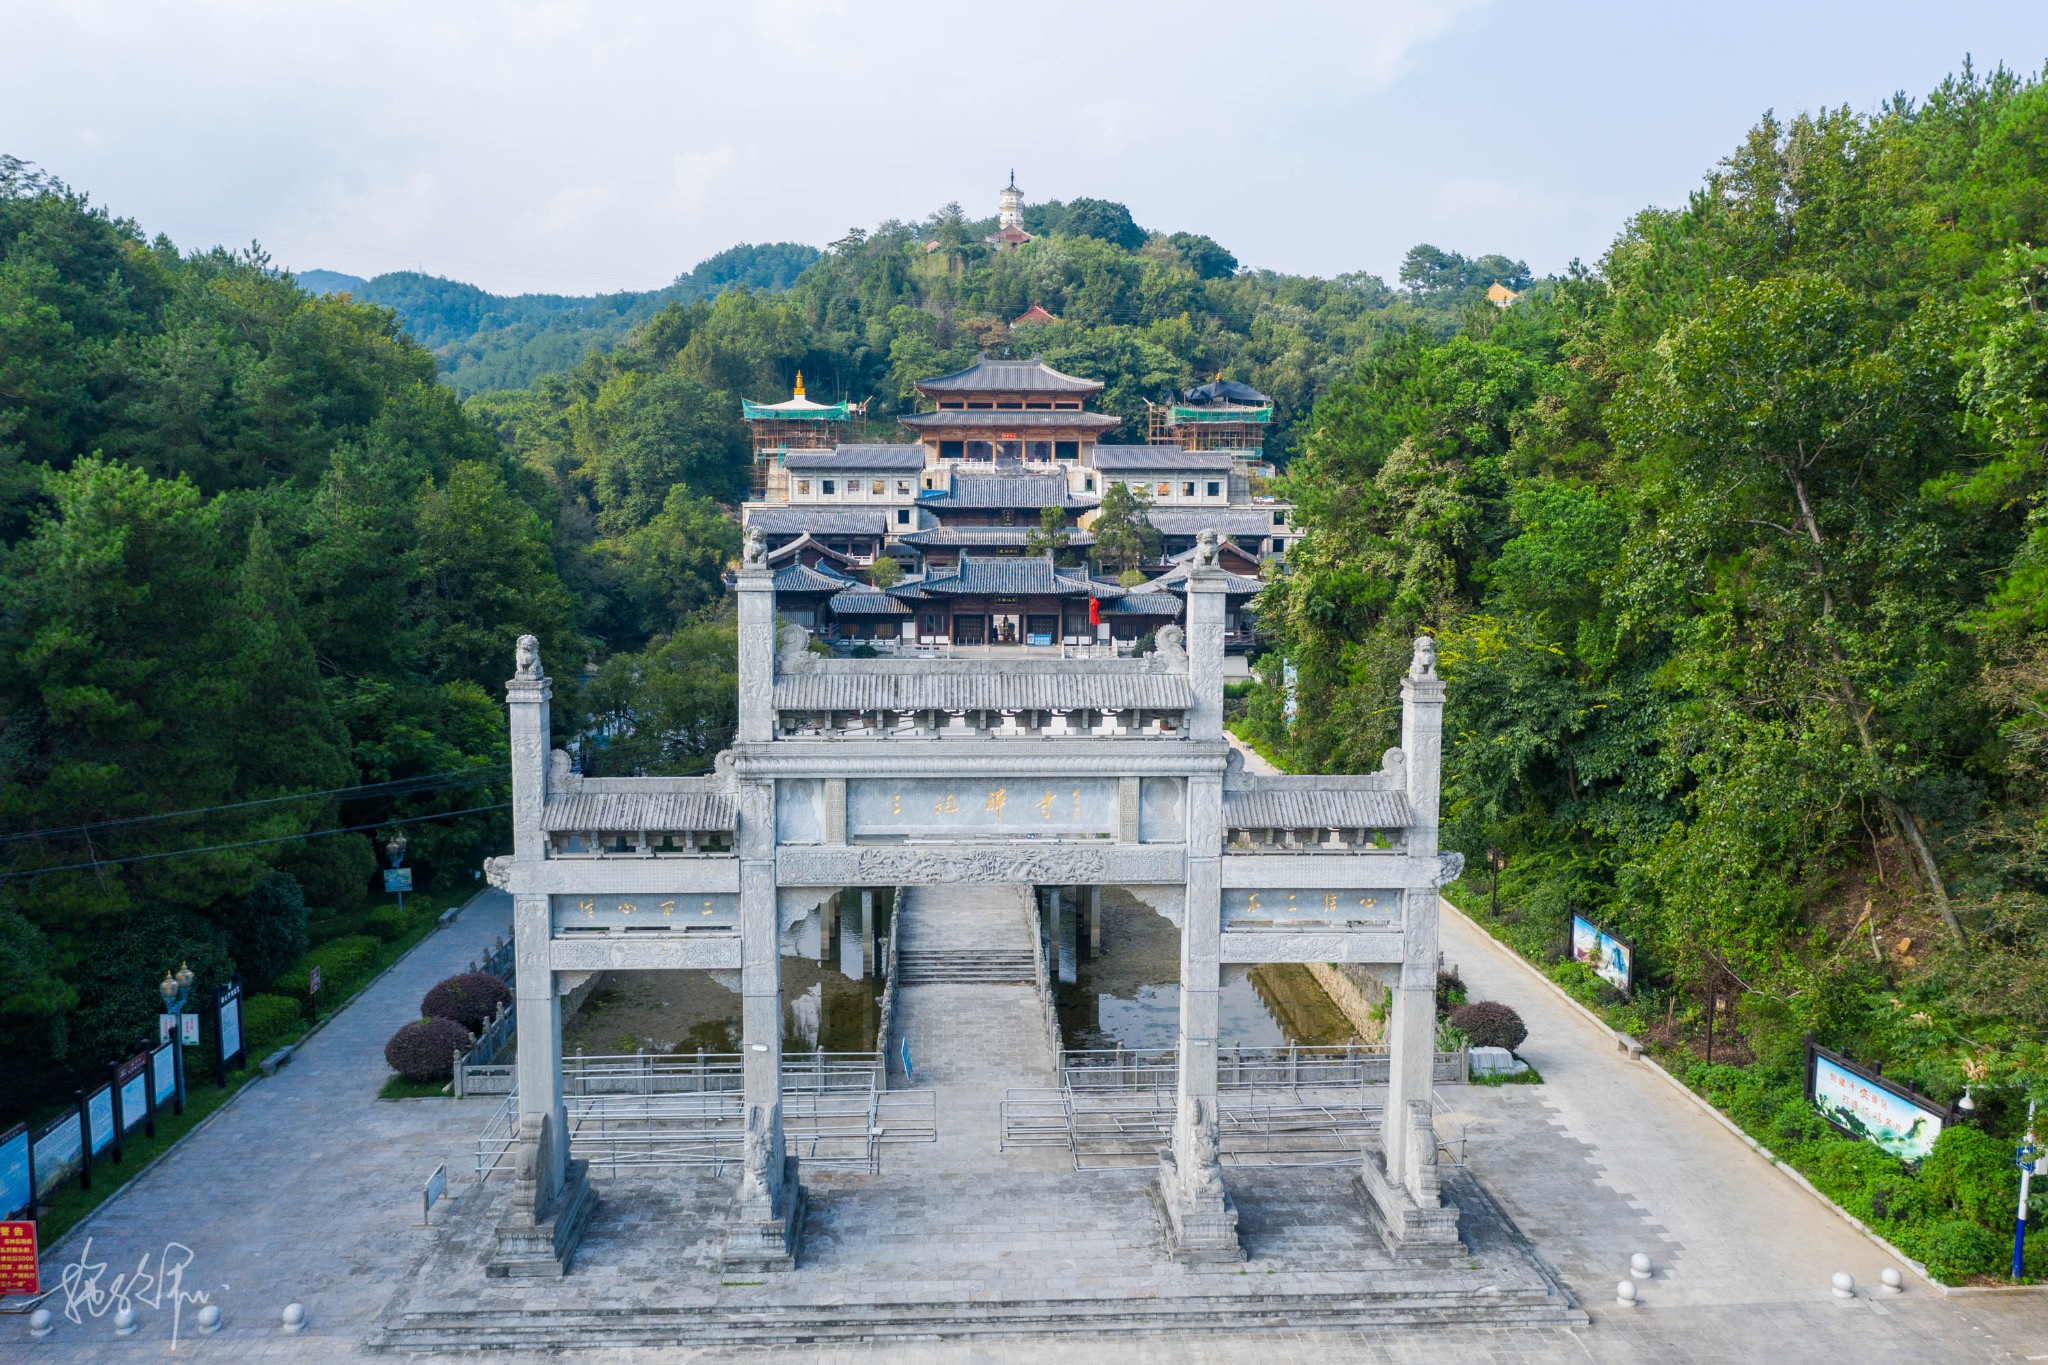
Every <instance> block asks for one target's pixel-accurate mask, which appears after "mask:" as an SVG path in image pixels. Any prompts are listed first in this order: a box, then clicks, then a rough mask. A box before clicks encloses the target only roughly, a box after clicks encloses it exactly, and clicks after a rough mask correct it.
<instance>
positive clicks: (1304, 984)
mask: <svg viewBox="0 0 2048 1365" xmlns="http://www.w3.org/2000/svg"><path fill="white" fill-rule="evenodd" d="M1084 914H1085V912H1084ZM1081 937H1082V938H1083V940H1084V941H1085V939H1086V937H1087V926H1086V925H1085V923H1084V924H1083V926H1082V929H1081ZM1076 976H1077V977H1078V979H1077V980H1076V981H1075V982H1074V984H1073V985H1070V986H1060V987H1058V988H1057V989H1056V993H1055V995H1054V1003H1055V1004H1056V1005H1057V1006H1058V1009H1059V1016H1060V1032H1061V1034H1063V1035H1064V1036H1065V1038H1066V1044H1067V1046H1068V1047H1070V1048H1095V1047H1115V1046H1117V1045H1118V1044H1122V1045H1123V1046H1125V1047H1133V1048H1138V1047H1172V1046H1173V1045H1174V1042H1175V1035H1176V1033H1177V1032H1178V1030H1179V1028H1180V930H1178V929H1176V928H1175V927H1174V926H1173V923H1172V921H1170V920H1168V919H1167V918H1166V917H1165V916H1164V915H1161V914H1159V913H1158V912H1157V911H1155V910H1153V909H1152V908H1151V907H1150V906H1148V905H1146V904H1144V903H1143V902H1142V901H1140V900H1138V899H1137V897H1135V896H1133V895H1131V894H1130V893H1129V892H1128V891H1125V890H1122V889H1121V888H1119V887H1104V888H1103V892H1102V955H1101V956H1100V957H1096V958H1090V957H1088V956H1087V955H1086V953H1085V952H1084V953H1083V955H1082V958H1081V962H1080V965H1079V970H1078V971H1077V972H1076ZM1217 1027H1218V1041H1219V1042H1220V1043H1221V1044H1222V1045H1223V1046H1224V1047H1229V1046H1230V1045H1231V1044H1233V1043H1235V1044H1237V1045H1239V1046H1240V1047H1285V1046H1286V1045H1287V1044H1289V1043H1301V1044H1304V1045H1309V1044H1315V1045H1320V1044H1329V1043H1345V1042H1349V1041H1351V1040H1352V1039H1354V1038H1356V1037H1357V1036H1358V1030H1357V1029H1356V1028H1355V1027H1354V1026H1353V1025H1352V1023H1351V1021H1350V1020H1349V1019H1348V1018H1346V1017H1345V1015H1344V1013H1343V1011H1341V1010H1339V1009H1338V1008H1337V1006H1336V1005H1335V1004H1333V1003H1332V1002H1331V1000H1330V997H1329V996H1328V995H1327V994H1326V993H1325V992H1324V990H1323V988H1322V986H1321V985H1319V984H1318V983H1317V981H1316V979H1315V977H1314V976H1312V975H1310V973H1309V970H1308V968H1306V967H1302V966H1296V965H1294V964H1291V963H1290V964H1281V965H1268V966H1260V967H1244V966H1234V965H1227V966H1225V967H1224V968H1223V990H1222V996H1221V999H1220V1000H1219V1001H1218V1004H1217Z"/></svg>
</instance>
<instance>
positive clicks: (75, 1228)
mask: <svg viewBox="0 0 2048 1365" xmlns="http://www.w3.org/2000/svg"><path fill="white" fill-rule="evenodd" d="M493 889H495V888H491V887H486V888H484V889H483V890H481V891H478V892H477V893H476V894H475V895H472V896H471V897H470V898H469V899H468V900H466V901H464V902H463V903H462V904H461V905H458V906H455V907H454V908H453V909H452V910H448V911H443V912H442V914H441V917H440V918H439V919H438V920H437V921H436V922H435V924H434V927H433V928H432V929H430V930H428V931H427V933H425V934H424V935H422V936H421V938H420V941H419V942H418V943H415V944H413V945H412V947H410V948H408V949H406V950H405V951H404V952H402V953H400V954H399V955H398V956H397V957H395V958H393V959H391V965H390V966H388V967H386V968H385V969H384V970H383V971H381V972H379V973H377V974H376V975H375V976H373V977H371V978H370V979H369V980H368V981H365V982H364V983H363V984H362V985H360V986H358V987H356V990H355V993H354V994H352V995H350V996H349V998H348V999H347V1000H344V1001H343V1002H342V1003H341V1005H340V1007H339V1008H337V1009H335V1010H333V1011H331V1012H330V1013H328V1014H327V1015H326V1016H324V1017H323V1018H320V1019H316V1020H315V1021H314V1022H313V1027H311V1028H309V1029H307V1030H306V1031H305V1032H304V1033H303V1034H301V1035H300V1036H299V1040H298V1041H297V1042H295V1043H293V1044H291V1050H292V1052H293V1053H294V1054H296V1053H297V1052H298V1050H299V1049H300V1048H302V1047H304V1046H305V1045H306V1042H307V1040H308V1039H310V1038H312V1037H313V1035H314V1034H316V1033H318V1032H320V1030H321V1029H324V1028H326V1027H327V1025H328V1024H329V1023H331V1022H332V1021H334V1020H335V1019H338V1018H340V1017H341V1013H342V1011H343V1010H346V1009H347V1008H349V1006H351V1005H353V1004H355V1002H356V1001H358V1000H360V999H362V996H363V992H364V991H367V990H369V989H370V987H372V986H374V985H376V984H377V983H378V982H379V981H382V980H383V979H384V978H385V977H387V976H389V975H391V973H393V972H395V971H397V970H398V967H399V964H400V963H402V962H404V961H405V960H406V959H407V958H409V957H411V956H412V955H413V954H414V953H416V952H418V951H419V950H420V949H422V948H424V947H426V946H427V945H428V944H429V943H431V942H433V941H434V935H435V934H438V933H440V932H441V930H442V929H444V928H446V927H447V926H449V925H450V924H453V923H454V922H455V920H456V918H457V917H458V916H460V915H461V913H462V912H463V911H464V910H467V909H469V907H470V906H472V905H474V904H475V903H476V902H477V899H478V898H479V897H481V896H485V895H488V894H490V892H491V891H492V890H493ZM272 1074H275V1073H272ZM268 1079H270V1077H269V1076H266V1075H263V1074H261V1073H258V1074H257V1075H254V1076H251V1077H250V1078H249V1079H248V1080H247V1081H245V1082H243V1083H242V1085H241V1086H240V1087H239V1088H238V1089H236V1091H235V1093H234V1094H232V1095H230V1096H228V1097H227V1098H226V1099H224V1100H222V1101H221V1103H220V1108H218V1109H216V1110H214V1111H213V1112H212V1113H211V1114H208V1115H207V1116H206V1117H205V1118H203V1119H201V1120H199V1122H197V1123H195V1124H193V1125H192V1127H191V1128H190V1129H188V1130H187V1131H186V1132H185V1133H184V1134H183V1135H182V1136H180V1137H179V1138H178V1140H177V1141H176V1142H174V1143H172V1144H171V1145H170V1146H168V1147H166V1148H164V1149H163V1150H162V1151H161V1152H158V1153H157V1154H156V1155H155V1156H153V1157H151V1158H150V1159H149V1163H148V1164H147V1165H145V1166H144V1167H143V1168H142V1169H141V1170H139V1171H137V1172H136V1173H135V1174H134V1175H132V1176H130V1177H129V1178H128V1179H127V1180H126V1181H124V1182H122V1185H121V1188H120V1189H118V1190H115V1191H114V1192H113V1193H112V1194H110V1195H108V1196H107V1197H106V1198H105V1199H102V1200H101V1201H100V1202H99V1203H98V1204H96V1205H94V1206H93V1210H92V1212H91V1213H88V1214H86V1215H85V1217H83V1218H81V1219H79V1220H78V1221H77V1222H76V1223H73V1224H72V1225H71V1226H70V1228H68V1229H67V1230H66V1231H65V1233H64V1235H63V1236H62V1237H59V1238H58V1239H57V1240H56V1241H54V1242H52V1243H50V1245H48V1246H46V1247H44V1248H42V1253H41V1255H40V1256H39V1257H38V1259H39V1260H45V1261H47V1260H48V1259H49V1258H50V1257H52V1256H55V1255H56V1254H57V1253H58V1252H59V1251H62V1250H63V1249H64V1248H65V1247H68V1246H70V1245H71V1243H72V1241H73V1240H74V1239H76V1238H77V1236H78V1235H79V1234H80V1233H81V1232H83V1231H85V1230H86V1229H87V1228H88V1227H90V1226H91V1225H92V1223H93V1222H94V1220H96V1219H97V1218H98V1217H99V1216H100V1215H101V1214H102V1213H104V1212H106V1211H107V1210H108V1209H110V1208H112V1207H113V1206H114V1205H116V1204H118V1203H120V1202H121V1201H122V1200H123V1199H125V1198H127V1197H128V1192H129V1191H130V1190H132V1189H134V1188H135V1187H136V1186H137V1185H139V1184H141V1183H142V1178H143V1177H144V1176H146V1175H148V1174H149V1173H150V1172H151V1171H153V1170H155V1169H156V1168H157V1166H158V1165H159V1164H160V1163H162V1162H163V1161H165V1160H167V1159H168V1158H169V1157H170V1156H171V1154H172V1153H174V1152H176V1151H177V1150H178V1149H179V1148H181V1147H183V1146H184V1145H185V1144H186V1143H188V1142H190V1141H191V1140H192V1139H193V1138H195V1137H197V1136H198V1135H199V1134H201V1133H203V1132H205V1131H206V1130H207V1129H208V1128H209V1127H211V1126H212V1125H213V1121H214V1120H215V1119H217V1118H219V1117H220V1116H221V1115H222V1114H225V1113H227V1112H228V1110H230V1109H233V1108H234V1107H235V1106H236V1105H237V1104H240V1103H241V1102H242V1097H243V1096H244V1095H246V1094H248V1093H249V1092H250V1091H251V1090H254V1089H255V1088H256V1087H257V1086H259V1085H261V1084H263V1082H264V1081H266V1080H268Z"/></svg>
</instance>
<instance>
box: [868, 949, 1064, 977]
mask: <svg viewBox="0 0 2048 1365" xmlns="http://www.w3.org/2000/svg"><path fill="white" fill-rule="evenodd" d="M896 984H897V985H898V986H941V985H958V986H1029V985H1031V984H1032V960H1031V950H1030V949H1029V948H1023V949H1017V948H925V949H914V948H905V949H903V950H902V951H901V953H900V955H899V956H898V957H897V959H896Z"/></svg>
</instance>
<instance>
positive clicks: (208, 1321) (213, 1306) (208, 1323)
mask: <svg viewBox="0 0 2048 1365" xmlns="http://www.w3.org/2000/svg"><path fill="white" fill-rule="evenodd" d="M199 1330H200V1331H202V1332H204V1333H206V1334H207V1335H208V1336H212V1335H213V1334H214V1333H215V1332H218V1331H219V1330H220V1305H219V1304H217V1303H209V1304H207V1305H206V1306H205V1307H204V1308H202V1309H200V1310H199Z"/></svg>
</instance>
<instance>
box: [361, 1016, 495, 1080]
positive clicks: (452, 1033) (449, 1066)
mask: <svg viewBox="0 0 2048 1365" xmlns="http://www.w3.org/2000/svg"><path fill="white" fill-rule="evenodd" d="M474 1041H475V1040H474V1039H473V1038H471V1037H470V1033H469V1030H468V1029H466V1028H464V1027H463V1026H462V1025H460V1024H458V1023H456V1022H455V1021H454V1020H453V1019H415V1020H414V1021H413V1022H412V1023H410V1024H406V1025H404V1026H403V1027H402V1028H400V1029H399V1030H398V1032H396V1033H394V1034H392V1035H391V1041H390V1042H388V1043H386V1044H384V1061H385V1063H386V1065H388V1066H389V1067H390V1068H391V1069H392V1070H393V1071H396V1072H397V1073H398V1074H399V1075H401V1076H403V1077H405V1078H406V1079H407V1080H409V1081H445V1080H448V1079H449V1078H450V1077H452V1076H453V1075H454V1074H455V1054H456V1053H457V1052H460V1051H461V1050H462V1049H464V1048H466V1047H468V1046H469V1045H470V1043H472V1042H474Z"/></svg>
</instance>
